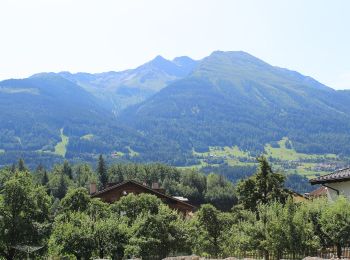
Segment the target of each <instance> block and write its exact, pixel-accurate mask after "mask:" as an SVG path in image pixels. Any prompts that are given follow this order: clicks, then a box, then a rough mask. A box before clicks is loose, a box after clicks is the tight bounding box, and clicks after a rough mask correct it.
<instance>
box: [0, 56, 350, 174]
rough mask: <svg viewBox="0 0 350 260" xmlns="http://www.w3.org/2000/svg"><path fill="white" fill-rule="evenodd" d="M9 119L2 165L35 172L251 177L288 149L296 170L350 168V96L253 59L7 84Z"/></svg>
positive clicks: (155, 65)
mask: <svg viewBox="0 0 350 260" xmlns="http://www.w3.org/2000/svg"><path fill="white" fill-rule="evenodd" d="M0 109H1V111H2V113H1V114H0V122H1V125H0V165H5V164H10V163H12V162H13V161H14V160H15V159H16V158H19V157H24V158H25V160H26V162H27V163H28V164H30V166H34V165H35V164H37V163H39V162H42V163H44V164H46V165H50V166H52V165H53V164H54V163H55V162H58V161H61V160H63V159H69V160H71V161H81V160H85V161H94V160H95V159H96V157H97V156H98V154H100V153H101V154H105V155H107V157H108V159H113V160H117V161H134V162H158V161H160V162H166V163H169V164H172V165H177V166H188V165H197V166H198V165H199V163H201V165H199V166H203V164H208V162H209V161H210V162H211V161H214V164H216V165H222V164H223V163H230V164H231V165H234V164H235V163H238V164H241V165H242V163H244V161H245V160H249V162H248V164H247V165H249V166H250V167H252V166H254V165H251V164H249V163H253V160H254V158H253V156H255V155H258V154H260V153H262V152H264V151H265V152H266V146H267V145H270V146H269V147H270V148H271V149H273V148H278V147H282V148H284V149H287V150H284V152H286V153H287V155H288V156H289V157H287V158H288V159H285V158H286V157H283V156H280V157H276V156H275V157H273V158H272V159H273V160H275V161H277V162H280V164H281V165H286V161H287V160H289V161H292V162H291V163H294V164H295V165H292V166H290V165H288V167H294V168H291V169H297V167H299V166H300V165H299V166H298V163H299V161H300V160H299V158H303V163H305V165H304V166H305V167H311V166H310V165H311V164H310V163H311V162H310V160H312V167H314V168H315V167H324V166H323V165H318V164H317V163H320V162H327V163H328V162H329V160H328V159H329V158H332V163H333V162H334V161H336V160H340V157H342V160H343V159H344V158H350V91H336V90H334V89H332V88H329V87H327V86H325V85H323V84H321V83H319V82H318V81H316V80H315V79H313V78H311V77H307V76H304V75H302V74H300V73H298V72H295V71H290V70H287V69H284V68H279V67H275V66H271V65H269V64H268V63H266V62H264V61H262V60H260V59H258V58H256V57H254V56H252V55H250V54H248V53H245V52H222V51H216V52H214V53H212V54H211V55H209V56H208V57H206V58H204V59H202V60H199V61H195V60H192V59H191V58H189V57H186V56H183V57H178V58H175V59H174V60H172V61H170V60H167V59H164V58H163V57H161V56H157V57H156V58H155V59H153V60H152V61H150V62H148V63H145V64H143V65H141V66H139V67H137V68H135V69H130V70H126V71H121V72H105V73H97V74H89V73H75V74H72V73H69V72H60V73H39V74H36V75H33V76H32V77H29V78H26V79H10V80H5V81H1V82H0ZM213 147H216V148H215V149H216V150H215V151H216V152H217V153H215V151H214V152H213V149H214V148H213ZM225 147H229V148H225ZM232 147H233V148H232ZM288 147H290V148H288ZM220 149H221V150H220ZM224 149H229V151H231V154H229V155H228V154H227V153H226V152H225V151H226V150H224ZM230 149H231V150H230ZM288 149H289V150H288ZM270 151H271V150H270ZM279 153H281V150H276V151H275V154H279ZM217 154H219V156H217ZM232 154H234V155H232ZM237 154H238V155H237ZM327 154H331V155H327ZM319 155H320V156H319ZM230 156H231V157H230ZM327 156H328V157H327ZM282 157H283V158H282ZM326 157H327V158H326ZM281 158H282V159H283V160H282V159H281ZM298 160H299V161H298ZM327 160H328V161H327ZM281 161H283V162H281ZM349 162H350V159H349ZM328 164H329V163H328ZM328 164H327V165H328ZM225 169H226V168H225ZM252 169H253V168H252ZM304 170H305V169H304ZM310 174H314V173H312V172H311V173H310Z"/></svg>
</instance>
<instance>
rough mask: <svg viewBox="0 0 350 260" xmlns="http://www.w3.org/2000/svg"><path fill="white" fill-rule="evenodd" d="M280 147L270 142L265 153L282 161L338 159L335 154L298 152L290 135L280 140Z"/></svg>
mask: <svg viewBox="0 0 350 260" xmlns="http://www.w3.org/2000/svg"><path fill="white" fill-rule="evenodd" d="M287 143H290V148H287ZM278 145H279V147H272V146H271V145H270V144H267V145H266V146H265V154H266V155H267V156H268V157H272V158H274V159H279V160H281V161H300V160H315V159H336V158H337V155H335V154H325V155H317V154H305V153H298V152H297V151H295V150H294V148H293V146H292V144H291V141H290V140H289V139H288V137H283V138H282V140H280V141H279V142H278Z"/></svg>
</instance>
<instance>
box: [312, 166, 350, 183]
mask: <svg viewBox="0 0 350 260" xmlns="http://www.w3.org/2000/svg"><path fill="white" fill-rule="evenodd" d="M348 180H350V168H345V169H341V170H338V171H335V172H332V173H330V174H326V175H323V176H320V177H317V178H314V179H311V180H310V183H311V185H314V184H322V183H330V182H342V181H348Z"/></svg>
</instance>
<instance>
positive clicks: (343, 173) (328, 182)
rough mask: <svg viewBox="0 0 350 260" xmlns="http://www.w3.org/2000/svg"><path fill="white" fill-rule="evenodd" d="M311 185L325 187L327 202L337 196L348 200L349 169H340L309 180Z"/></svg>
mask: <svg viewBox="0 0 350 260" xmlns="http://www.w3.org/2000/svg"><path fill="white" fill-rule="evenodd" d="M310 183H311V185H315V184H320V185H322V186H323V187H325V190H326V191H327V197H328V199H329V200H332V201H333V200H335V199H336V198H337V197H338V196H339V195H343V196H345V197H347V198H349V199H350V168H345V169H341V170H338V171H335V172H333V173H330V174H327V175H323V176H320V177H317V178H314V179H311V180H310Z"/></svg>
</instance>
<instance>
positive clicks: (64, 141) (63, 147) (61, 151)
mask: <svg viewBox="0 0 350 260" xmlns="http://www.w3.org/2000/svg"><path fill="white" fill-rule="evenodd" d="M60 132H61V142H59V143H57V144H56V146H55V154H57V155H60V156H62V157H65V156H66V153H67V145H68V142H69V137H68V136H66V135H64V133H63V128H61V130H60Z"/></svg>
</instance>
